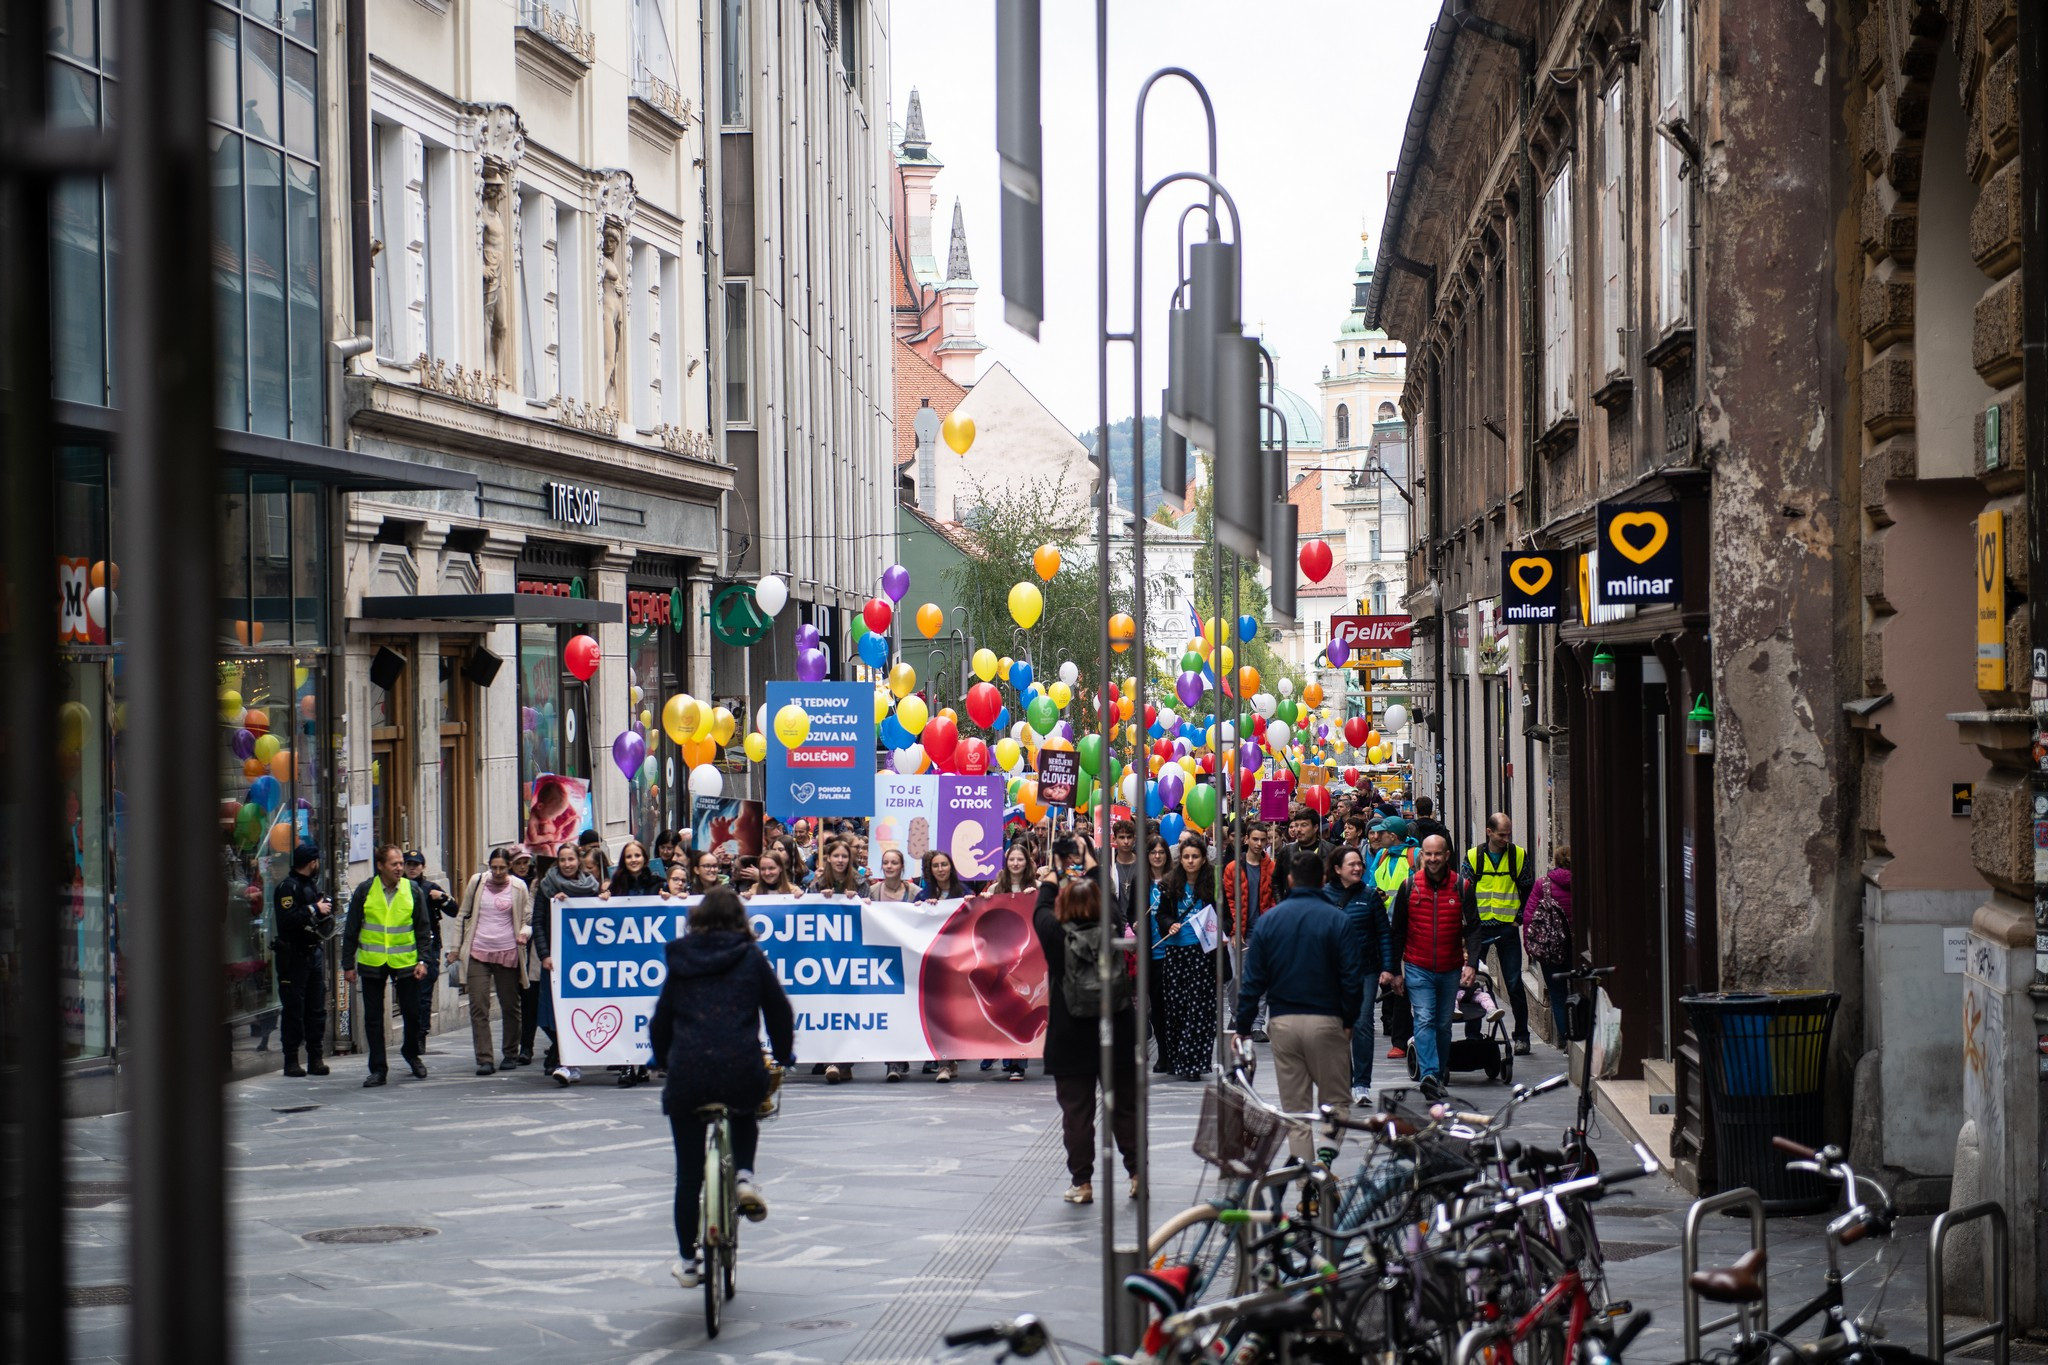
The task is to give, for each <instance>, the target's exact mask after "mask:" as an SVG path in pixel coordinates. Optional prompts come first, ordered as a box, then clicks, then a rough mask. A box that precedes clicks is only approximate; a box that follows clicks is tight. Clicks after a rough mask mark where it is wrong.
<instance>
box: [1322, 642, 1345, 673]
mask: <svg viewBox="0 0 2048 1365" xmlns="http://www.w3.org/2000/svg"><path fill="white" fill-rule="evenodd" d="M1323 657H1324V658H1326V659H1328V660H1329V661H1330V666H1331V667H1332V668H1342V667H1343V666H1344V661H1345V660H1346V659H1348V658H1350V657H1351V646H1350V645H1347V644H1345V643H1344V641H1342V640H1332V641H1330V643H1328V644H1327V645H1324V646H1323Z"/></svg>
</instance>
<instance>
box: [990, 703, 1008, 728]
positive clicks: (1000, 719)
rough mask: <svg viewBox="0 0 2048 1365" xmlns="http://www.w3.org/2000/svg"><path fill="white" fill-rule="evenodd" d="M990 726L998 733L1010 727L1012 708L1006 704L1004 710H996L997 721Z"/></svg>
mask: <svg viewBox="0 0 2048 1365" xmlns="http://www.w3.org/2000/svg"><path fill="white" fill-rule="evenodd" d="M988 728H989V729H990V730H991V731H992V732H994V733H996V734H1001V733H1002V732H1003V731H1005V730H1007V729H1009V728H1010V708H1009V707H1007V706H1005V707H1004V708H1003V709H1002V710H1000V711H998V712H996V723H995V724H994V725H991V726H989V727H988Z"/></svg>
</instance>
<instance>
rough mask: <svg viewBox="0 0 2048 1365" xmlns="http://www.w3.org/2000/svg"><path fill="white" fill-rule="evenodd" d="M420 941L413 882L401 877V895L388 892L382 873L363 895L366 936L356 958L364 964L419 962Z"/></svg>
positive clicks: (399, 888)
mask: <svg viewBox="0 0 2048 1365" xmlns="http://www.w3.org/2000/svg"><path fill="white" fill-rule="evenodd" d="M419 960H420V953H419V944H418V943H417V942H415V941H414V939H413V935H412V883H411V882H410V881H407V880H405V879H404V878H400V879H399V882H398V895H397V896H395V897H393V896H387V895H385V894H384V879H383V878H382V877H379V878H377V879H376V880H374V881H372V882H371V883H370V894H369V895H368V896H366V897H364V898H363V938H362V944H361V946H360V947H359V948H357V950H356V962H357V963H358V964H359V965H361V966H364V967H398V968H401V969H403V968H407V967H415V966H418V965H419Z"/></svg>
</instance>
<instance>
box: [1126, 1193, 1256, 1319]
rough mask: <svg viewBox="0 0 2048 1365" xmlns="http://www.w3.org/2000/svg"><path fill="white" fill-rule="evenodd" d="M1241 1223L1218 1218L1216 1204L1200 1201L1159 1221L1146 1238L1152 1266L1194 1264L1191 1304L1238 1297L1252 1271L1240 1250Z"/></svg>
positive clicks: (1190, 1280)
mask: <svg viewBox="0 0 2048 1365" xmlns="http://www.w3.org/2000/svg"><path fill="white" fill-rule="evenodd" d="M1238 1240H1239V1238H1238V1233H1237V1227H1236V1226H1234V1225H1230V1224H1225V1223H1219V1222H1217V1221H1216V1206H1215V1205H1214V1204H1197V1205H1195V1206H1194V1207H1193V1208H1191V1209H1184V1210H1182V1211H1181V1212H1179V1213H1177V1214H1175V1215H1174V1216H1173V1217H1172V1218H1169V1219H1168V1220H1167V1221H1166V1222H1164V1223H1162V1224H1160V1225H1159V1227H1158V1229H1157V1230H1156V1231H1155V1232H1153V1234H1152V1235H1151V1237H1149V1238H1148V1239H1147V1240H1146V1244H1145V1251H1146V1264H1147V1265H1148V1266H1162V1265H1185V1266H1191V1267H1193V1272H1194V1273H1193V1274H1191V1275H1190V1276H1189V1277H1188V1304H1189V1306H1190V1307H1192V1306H1193V1305H1195V1304H1198V1303H1208V1302H1211V1301H1212V1300H1215V1299H1227V1298H1234V1297H1235V1296H1237V1295H1239V1294H1242V1293H1245V1292H1246V1291H1247V1289H1248V1288H1249V1286H1250V1280H1251V1274H1250V1270H1249V1268H1248V1267H1247V1266H1246V1265H1245V1263H1244V1257H1243V1256H1242V1255H1240V1254H1239V1248H1238Z"/></svg>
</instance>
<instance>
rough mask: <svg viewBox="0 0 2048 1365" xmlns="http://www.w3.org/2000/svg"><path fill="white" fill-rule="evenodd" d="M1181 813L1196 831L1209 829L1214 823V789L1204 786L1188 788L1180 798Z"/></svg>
mask: <svg viewBox="0 0 2048 1365" xmlns="http://www.w3.org/2000/svg"><path fill="white" fill-rule="evenodd" d="M1181 811H1182V813H1183V814H1185V815H1186V816H1187V820H1188V823H1189V824H1191V825H1193V826H1194V827H1195V828H1196V829H1207V828H1209V826H1211V825H1213V824H1215V823H1216V789H1215V788H1214V787H1211V786H1206V785H1204V786H1196V787H1191V788H1189V790H1188V794H1187V795H1186V796H1184V797H1182V798H1181Z"/></svg>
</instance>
